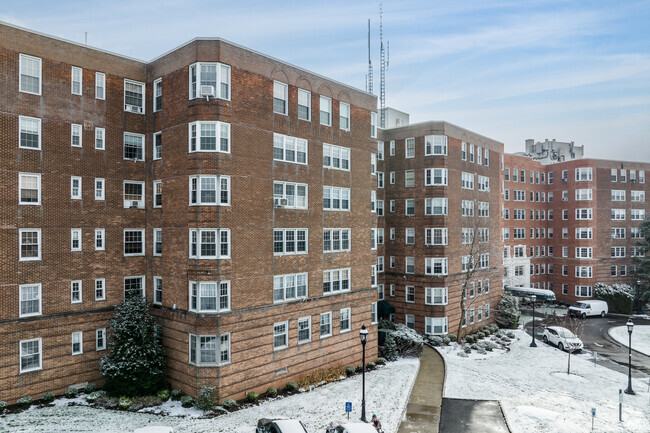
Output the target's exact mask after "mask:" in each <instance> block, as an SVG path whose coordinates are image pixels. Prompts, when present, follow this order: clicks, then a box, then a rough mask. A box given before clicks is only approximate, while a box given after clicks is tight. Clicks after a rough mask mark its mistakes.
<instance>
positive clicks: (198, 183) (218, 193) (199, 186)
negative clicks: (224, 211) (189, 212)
mask: <svg viewBox="0 0 650 433" xmlns="http://www.w3.org/2000/svg"><path fill="white" fill-rule="evenodd" d="M203 179H208V180H209V179H212V180H214V185H215V190H214V191H215V202H209V201H206V202H203V200H202V192H203V183H202V180H203ZM224 180H225V181H226V191H227V201H226V202H224V201H223V199H222V193H223V192H224V190H223V181H224ZM188 185H189V205H190V206H230V190H231V188H230V186H231V185H230V176H225V175H220V176H217V175H196V176H190V178H189V184H188ZM194 187H196V190H194V189H193V188H194ZM206 191H210V190H206ZM194 193H196V197H194V195H195V194H194Z"/></svg>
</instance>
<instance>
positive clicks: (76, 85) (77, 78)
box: [70, 66, 83, 95]
mask: <svg viewBox="0 0 650 433" xmlns="http://www.w3.org/2000/svg"><path fill="white" fill-rule="evenodd" d="M82 74H83V70H82V69H81V68H79V67H77V66H73V67H72V71H71V78H72V79H71V86H70V87H71V88H70V91H71V92H72V94H73V95H81V88H82V86H81V83H82V81H81V80H82Z"/></svg>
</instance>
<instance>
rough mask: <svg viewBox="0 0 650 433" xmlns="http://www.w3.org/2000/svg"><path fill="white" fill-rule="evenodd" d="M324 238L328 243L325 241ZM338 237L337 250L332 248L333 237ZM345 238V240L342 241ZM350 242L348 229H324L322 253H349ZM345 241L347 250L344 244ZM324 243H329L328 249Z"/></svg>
mask: <svg viewBox="0 0 650 433" xmlns="http://www.w3.org/2000/svg"><path fill="white" fill-rule="evenodd" d="M326 236H327V237H328V239H329V241H326V239H325V238H326ZM335 236H338V244H339V248H334V244H335V240H334V237H335ZM344 236H345V238H346V239H345V240H344ZM351 240H352V231H351V230H350V229H349V228H324V229H323V252H324V253H341V252H349V251H350V243H351ZM346 241H347V248H344V244H345V243H346ZM326 242H329V248H327V247H326Z"/></svg>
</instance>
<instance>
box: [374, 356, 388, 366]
mask: <svg viewBox="0 0 650 433" xmlns="http://www.w3.org/2000/svg"><path fill="white" fill-rule="evenodd" d="M375 364H377V365H386V360H385V359H384V358H381V357H379V358H377V360H376V361H375Z"/></svg>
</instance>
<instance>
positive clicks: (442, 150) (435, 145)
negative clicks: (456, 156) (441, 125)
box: [424, 135, 447, 156]
mask: <svg viewBox="0 0 650 433" xmlns="http://www.w3.org/2000/svg"><path fill="white" fill-rule="evenodd" d="M429 155H447V136H446V135H425V136H424V156H429Z"/></svg>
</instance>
